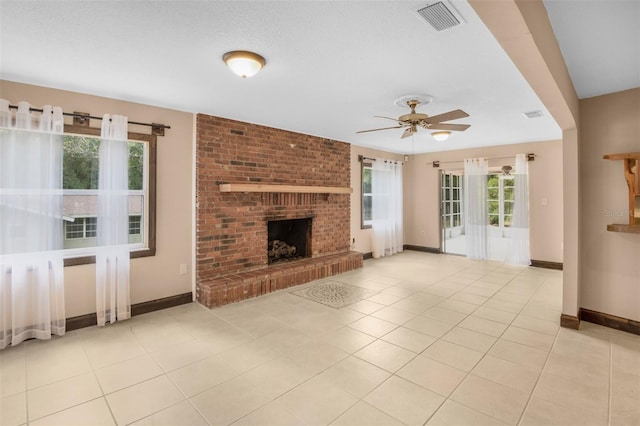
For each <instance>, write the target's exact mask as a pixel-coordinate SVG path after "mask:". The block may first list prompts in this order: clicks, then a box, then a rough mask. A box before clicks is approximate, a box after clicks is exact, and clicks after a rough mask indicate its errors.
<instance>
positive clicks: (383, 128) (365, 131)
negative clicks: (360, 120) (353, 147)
mask: <svg viewBox="0 0 640 426" xmlns="http://www.w3.org/2000/svg"><path fill="white" fill-rule="evenodd" d="M403 127H404V126H393V127H381V128H380V129H369V130H359V131H357V132H356V133H367V132H377V131H378V130H389V129H401V128H403Z"/></svg>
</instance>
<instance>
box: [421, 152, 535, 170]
mask: <svg viewBox="0 0 640 426" xmlns="http://www.w3.org/2000/svg"><path fill="white" fill-rule="evenodd" d="M525 155H526V156H527V161H533V160H535V158H536V154H533V153H528V154H525ZM512 158H514V156H513V155H512V156H509V157H493V158H487V161H491V160H510V159H512ZM462 162H464V160H451V161H438V160H434V161H432V162H431V163H427V164H431V165H433V167H434V168H437V167H440V164H448V163H462Z"/></svg>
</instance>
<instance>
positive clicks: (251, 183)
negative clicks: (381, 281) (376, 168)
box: [196, 114, 362, 307]
mask: <svg viewBox="0 0 640 426" xmlns="http://www.w3.org/2000/svg"><path fill="white" fill-rule="evenodd" d="M196 127H197V128H196V135H197V136H196V137H197V147H196V196H197V201H196V203H197V207H196V276H197V286H196V297H197V300H198V301H199V302H200V303H201V304H203V305H205V306H207V307H214V306H221V305H224V304H226V303H231V302H236V301H239V300H243V299H246V298H250V297H254V296H258V295H260V294H265V293H268V292H270V291H273V290H277V289H281V288H287V287H290V286H293V285H298V284H303V283H305V282H309V281H312V280H314V279H318V278H323V277H326V276H330V275H333V274H336V273H341V272H346V271H349V270H352V269H356V268H359V267H361V266H362V254H361V253H356V252H350V251H349V235H350V194H347V193H330V192H325V190H323V189H318V190H317V191H316V188H343V189H344V188H347V187H349V185H350V148H349V145H348V144H346V143H344V142H337V141H333V140H328V139H323V138H318V137H314V136H309V135H304V134H300V133H294V132H289V131H285V130H279V129H274V128H269V127H265V126H259V125H255V124H250V123H244V122H239V121H234V120H228V119H224V118H219V117H213V116H208V115H204V114H198V116H197V118H196ZM225 184H231V185H227V186H233V185H237V184H240V185H243V184H244V185H248V187H252V189H251V190H247V191H245V190H243V189H231V190H227V191H228V192H225V191H223V190H222V188H223V186H224V185H225ZM221 185H223V186H221ZM236 187H237V186H233V188H236ZM256 187H259V188H263V187H264V188H265V190H264V191H263V190H261V189H256ZM243 188H244V187H243ZM279 188H283V191H284V188H286V191H287V192H278V191H279ZM282 221H291V222H288V223H289V225H281V227H283V226H288V227H289V228H291V227H296V226H299V227H300V226H303V225H302V222H301V221H304V222H305V223H307V224H308V229H305V230H304V231H303V233H305V234H308V235H306V236H307V237H308V240H306V241H304V243H302V242H298V240H296V241H289V242H287V244H288V245H289V246H292V245H293V246H299V245H301V244H303V246H301V247H296V249H295V251H296V252H298V251H300V252H303V253H304V254H303V255H300V256H294V257H291V258H289V259H286V260H284V261H279V262H271V264H270V262H269V255H268V252H269V240H270V238H269V237H270V235H269V234H270V229H269V222H272V223H284V222H282ZM274 226H275V227H278V226H280V225H272V227H274ZM304 226H307V225H304ZM273 232H275V231H274V230H272V233H273ZM271 237H273V235H271ZM272 239H278V240H279V241H281V240H282V239H281V238H272ZM289 250H290V249H289Z"/></svg>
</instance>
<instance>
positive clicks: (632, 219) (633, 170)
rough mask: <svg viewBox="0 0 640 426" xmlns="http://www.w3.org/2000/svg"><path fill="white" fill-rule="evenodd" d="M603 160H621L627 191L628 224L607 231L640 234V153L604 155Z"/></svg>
mask: <svg viewBox="0 0 640 426" xmlns="http://www.w3.org/2000/svg"><path fill="white" fill-rule="evenodd" d="M603 158H604V159H605V160H622V166H623V168H624V178H625V180H626V181H627V187H628V189H629V224H628V225H627V224H624V225H623V224H620V225H618V224H614V225H608V226H607V230H608V231H613V232H628V233H632V234H640V207H639V206H640V152H629V153H624V154H605V155H604V156H603Z"/></svg>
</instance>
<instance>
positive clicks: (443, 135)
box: [431, 132, 451, 142]
mask: <svg viewBox="0 0 640 426" xmlns="http://www.w3.org/2000/svg"><path fill="white" fill-rule="evenodd" d="M450 134H451V132H433V133H431V136H433V138H434V139H435V140H437V141H438V142H442V141H446V140H447V139H449V135H450Z"/></svg>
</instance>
